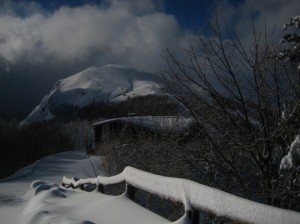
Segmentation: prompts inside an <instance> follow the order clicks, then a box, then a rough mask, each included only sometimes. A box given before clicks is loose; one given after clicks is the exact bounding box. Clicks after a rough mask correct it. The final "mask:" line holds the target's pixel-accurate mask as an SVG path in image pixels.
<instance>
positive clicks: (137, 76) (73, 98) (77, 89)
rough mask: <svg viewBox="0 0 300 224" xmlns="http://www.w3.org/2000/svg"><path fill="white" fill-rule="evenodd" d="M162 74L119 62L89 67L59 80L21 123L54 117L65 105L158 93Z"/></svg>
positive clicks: (110, 100) (109, 100)
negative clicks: (125, 65)
mask: <svg viewBox="0 0 300 224" xmlns="http://www.w3.org/2000/svg"><path fill="white" fill-rule="evenodd" d="M158 80H159V77H158V76H156V75H154V74H152V73H148V72H142V71H139V70H137V69H133V68H128V67H124V66H119V65H111V64H110V65H106V66H102V67H89V68H87V69H85V70H83V71H81V72H79V73H76V74H75V75H72V76H70V77H67V78H65V79H61V80H59V81H57V83H56V84H55V85H54V87H53V89H52V90H51V91H50V93H49V94H48V95H46V96H45V97H44V98H43V99H42V101H41V103H40V104H39V105H38V106H37V107H36V108H35V109H34V110H33V111H32V112H31V113H30V114H29V116H28V117H27V118H26V119H25V120H23V121H22V122H21V125H22V124H26V123H30V122H35V121H44V120H50V119H54V118H55V115H54V114H53V113H52V112H53V110H54V109H55V108H57V107H59V106H62V105H72V106H77V107H84V106H87V105H89V104H91V103H93V102H101V101H102V102H121V101H125V100H127V99H128V98H133V97H135V96H145V95H151V94H159V92H160V88H161V86H160V84H159V81H158Z"/></svg>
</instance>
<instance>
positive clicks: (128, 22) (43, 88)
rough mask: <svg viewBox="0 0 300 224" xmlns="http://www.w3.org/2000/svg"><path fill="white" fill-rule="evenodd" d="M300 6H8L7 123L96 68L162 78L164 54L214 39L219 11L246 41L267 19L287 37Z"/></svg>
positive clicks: (234, 2) (0, 34)
mask: <svg viewBox="0 0 300 224" xmlns="http://www.w3.org/2000/svg"><path fill="white" fill-rule="evenodd" d="M298 1H299V0H285V1H283V0H264V1H258V0H220V1H218V0H216V1H215V2H213V1H208V0H205V1H202V0H69V1H67V0H33V1H31V0H24V1H22V0H0V118H1V117H2V118H18V119H20V118H23V117H24V116H25V115H26V114H27V113H29V112H30V111H31V110H32V109H33V107H34V106H36V105H37V104H38V103H39V101H40V100H41V98H42V96H44V95H45V94H47V93H48V92H49V91H50V89H51V88H52V86H53V84H54V83H55V81H56V80H57V79H60V78H64V77H67V76H69V75H72V74H74V73H76V72H79V71H81V70H83V69H85V68H87V67H89V66H100V65H106V64H119V65H124V66H130V67H136V68H138V69H141V70H144V71H150V72H154V73H156V72H158V71H159V69H160V68H163V66H164V61H163V60H162V58H161V53H162V51H163V50H164V49H166V48H170V49H174V50H178V49H182V48H184V46H185V44H186V41H185V40H186V37H192V38H193V39H196V37H197V36H198V35H205V34H206V33H205V32H206V28H207V25H208V23H209V21H210V20H211V18H212V9H213V8H214V7H215V6H217V7H218V8H219V9H221V10H220V15H221V18H222V21H226V23H227V24H230V26H232V28H235V29H236V30H237V31H238V32H239V33H241V34H244V36H243V38H245V39H247V38H248V33H249V31H250V30H251V29H252V23H254V24H255V25H256V26H257V27H258V28H263V27H264V23H265V21H267V22H268V24H270V26H269V27H270V29H271V28H273V26H274V25H275V35H274V37H275V38H277V37H278V38H280V35H282V31H281V30H282V25H283V24H284V23H286V22H288V21H289V19H290V18H291V17H293V16H294V15H297V14H299V12H300V7H299V2H298ZM245 34H246V35H245Z"/></svg>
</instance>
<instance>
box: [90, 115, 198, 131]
mask: <svg viewBox="0 0 300 224" xmlns="http://www.w3.org/2000/svg"><path fill="white" fill-rule="evenodd" d="M114 122H120V123H127V124H131V125H135V126H141V127H144V128H147V129H150V130H155V131H184V130H186V129H188V128H189V127H191V126H192V125H193V124H194V123H195V120H194V119H193V118H190V117H181V116H135V117H119V118H113V119H108V120H103V121H100V122H96V123H94V124H93V125H92V126H94V127H95V126H98V125H105V124H110V123H114Z"/></svg>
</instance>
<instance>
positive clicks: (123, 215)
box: [0, 152, 170, 224]
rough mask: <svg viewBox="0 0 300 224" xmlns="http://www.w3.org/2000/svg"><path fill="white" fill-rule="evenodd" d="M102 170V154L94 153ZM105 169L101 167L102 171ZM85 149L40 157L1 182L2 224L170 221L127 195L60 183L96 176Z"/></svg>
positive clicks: (90, 223) (150, 222)
mask: <svg viewBox="0 0 300 224" xmlns="http://www.w3.org/2000/svg"><path fill="white" fill-rule="evenodd" d="M91 160H92V163H93V166H94V168H95V169H97V165H96V164H99V161H101V159H100V157H91ZM97 171H98V173H99V174H101V170H97ZM93 173H94V171H93V167H92V165H91V162H90V159H89V158H88V157H87V156H86V155H85V154H84V153H82V152H64V153H58V154H55V155H52V156H49V157H45V158H43V159H41V160H40V161H37V162H36V163H34V164H33V165H31V166H29V167H26V168H23V169H21V170H19V171H18V172H17V173H16V174H15V175H13V176H11V177H10V178H7V179H5V180H2V181H1V182H0V223H1V224H2V223H3V224H49V223H51V224H55V223H56V224H71V223H72V224H95V223H97V224H134V223H145V224H147V223H148V224H155V223H157V224H158V223H160V224H163V223H170V222H169V221H167V220H166V219H164V218H162V217H160V216H158V215H156V214H154V213H152V212H151V211H149V210H147V209H144V208H143V207H141V206H139V205H138V204H136V203H134V202H132V201H130V200H129V199H128V198H127V197H125V196H124V195H120V196H109V195H104V194H101V193H100V192H97V191H96V192H84V191H81V190H72V189H64V188H62V187H60V184H61V183H62V176H70V177H74V176H76V177H79V178H86V177H88V176H91V177H93V176H94V175H93Z"/></svg>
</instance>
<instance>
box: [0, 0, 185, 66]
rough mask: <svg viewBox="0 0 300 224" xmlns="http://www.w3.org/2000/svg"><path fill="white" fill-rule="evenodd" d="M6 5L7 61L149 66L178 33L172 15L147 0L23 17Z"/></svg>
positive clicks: (0, 52) (2, 47) (1, 40)
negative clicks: (51, 61) (96, 62)
mask: <svg viewBox="0 0 300 224" xmlns="http://www.w3.org/2000/svg"><path fill="white" fill-rule="evenodd" d="M108 3H109V4H108ZM11 11H12V10H8V12H9V13H3V12H2V14H1V15H0V58H2V59H3V60H5V61H8V62H9V63H12V64H14V63H18V62H19V61H20V60H29V61H30V62H44V61H45V60H58V61H60V62H63V61H66V62H68V63H70V62H71V63H80V62H86V61H89V60H91V59H93V60H92V61H98V63H99V64H105V63H119V64H125V65H129V66H134V67H139V68H142V69H145V70H152V71H153V70H155V69H157V68H158V67H159V66H160V65H161V60H160V53H161V51H162V50H163V49H165V48H166V47H167V46H169V47H173V46H174V45H175V44H176V41H177V38H180V37H179V35H178V34H179V26H178V24H177V21H176V20H175V18H174V16H172V15H167V14H164V13H159V12H158V11H157V10H155V5H154V4H153V2H152V1H148V0H142V1H141V0H135V1H124V0H122V1H121V0H111V1H110V2H106V4H104V5H102V6H95V5H85V6H81V7H76V8H70V7H61V8H60V9H58V10H57V11H55V12H53V13H52V14H47V13H44V12H43V11H40V12H37V11H34V13H32V14H30V15H28V16H26V17H19V16H16V15H15V14H14V13H11ZM31 11H32V10H31ZM154 67H155V69H153V68H154Z"/></svg>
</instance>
